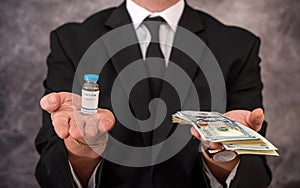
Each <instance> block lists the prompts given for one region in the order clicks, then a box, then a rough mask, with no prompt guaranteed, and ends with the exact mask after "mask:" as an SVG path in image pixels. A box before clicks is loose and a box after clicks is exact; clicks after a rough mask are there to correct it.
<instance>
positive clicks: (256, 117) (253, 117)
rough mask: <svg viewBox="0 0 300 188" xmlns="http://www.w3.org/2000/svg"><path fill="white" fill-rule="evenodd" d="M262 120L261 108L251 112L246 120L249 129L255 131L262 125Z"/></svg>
mask: <svg viewBox="0 0 300 188" xmlns="http://www.w3.org/2000/svg"><path fill="white" fill-rule="evenodd" d="M264 118H265V117H264V112H263V110H262V109H261V108H257V109H255V110H253V111H252V112H251V114H250V116H249V119H248V122H249V125H250V127H251V128H252V129H254V130H255V131H259V130H260V129H261V126H262V124H263V121H264Z"/></svg>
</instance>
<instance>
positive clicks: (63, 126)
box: [52, 113, 70, 139]
mask: <svg viewBox="0 0 300 188" xmlns="http://www.w3.org/2000/svg"><path fill="white" fill-rule="evenodd" d="M69 121H70V118H69V116H68V115H66V114H65V113H54V114H52V124H53V127H54V130H55V132H56V134H57V135H58V136H59V137H60V138H61V139H65V138H67V137H68V136H69V128H70V126H69Z"/></svg>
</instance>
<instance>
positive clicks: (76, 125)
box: [69, 117, 84, 139]
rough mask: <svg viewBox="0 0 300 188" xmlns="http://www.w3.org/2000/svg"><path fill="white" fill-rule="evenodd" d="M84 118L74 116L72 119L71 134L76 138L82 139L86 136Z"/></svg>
mask: <svg viewBox="0 0 300 188" xmlns="http://www.w3.org/2000/svg"><path fill="white" fill-rule="evenodd" d="M83 129H84V120H83V119H82V118H74V117H72V118H71V120H70V129H69V133H70V135H71V136H72V137H73V138H75V139H81V138H82V137H83V136H84V131H83Z"/></svg>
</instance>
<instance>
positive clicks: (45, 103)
mask: <svg viewBox="0 0 300 188" xmlns="http://www.w3.org/2000/svg"><path fill="white" fill-rule="evenodd" d="M71 101H72V93H70V92H59V93H50V94H48V95H46V96H44V97H43V98H42V99H41V101H40V105H41V107H42V109H44V110H46V111H47V112H49V113H52V112H55V111H56V110H57V109H59V108H60V107H61V105H62V104H64V103H67V102H71Z"/></svg>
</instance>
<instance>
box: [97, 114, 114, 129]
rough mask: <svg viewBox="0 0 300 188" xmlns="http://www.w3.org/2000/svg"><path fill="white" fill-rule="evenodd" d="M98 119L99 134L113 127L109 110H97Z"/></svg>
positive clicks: (112, 119)
mask: <svg viewBox="0 0 300 188" xmlns="http://www.w3.org/2000/svg"><path fill="white" fill-rule="evenodd" d="M98 118H99V122H98V130H99V132H100V133H104V132H107V131H110V130H111V129H112V128H113V127H114V125H115V118H114V115H113V114H112V112H110V111H109V110H106V109H99V110H98Z"/></svg>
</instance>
